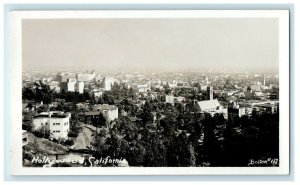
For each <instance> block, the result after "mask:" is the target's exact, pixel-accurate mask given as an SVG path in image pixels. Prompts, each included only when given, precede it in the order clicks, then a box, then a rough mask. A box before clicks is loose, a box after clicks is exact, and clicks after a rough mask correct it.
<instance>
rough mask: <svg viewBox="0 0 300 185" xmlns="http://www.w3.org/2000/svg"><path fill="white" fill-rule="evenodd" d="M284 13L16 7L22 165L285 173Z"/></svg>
mask: <svg viewBox="0 0 300 185" xmlns="http://www.w3.org/2000/svg"><path fill="white" fill-rule="evenodd" d="M288 15H289V12H288V11H287V10H273V11H272V10H268V11H264V10H256V11H255V10H253V11H251V10H248V11H246V10H240V11H224V10H223V11H222V10H215V11H213V10H212V11H201V10H198V11H192V10H190V11H172V10H165V11H163V10H161V11H150V10H143V11H142V10H141V11H113V10H111V11H70V12H67V11H57V12H51V11H49V12H47V11H45V12H43V11H32V12H26V11H25V12H18V11H15V12H12V16H11V17H12V18H11V21H10V23H11V25H10V27H11V30H12V32H11V34H12V36H11V37H10V38H11V40H10V43H12V46H11V47H13V51H14V52H12V53H11V55H10V56H12V57H11V58H12V60H13V61H15V62H14V64H12V69H13V72H12V75H13V81H14V82H13V85H12V87H11V88H15V91H14V92H13V94H11V97H10V98H11V102H12V104H13V105H16V106H11V107H12V108H13V114H14V116H11V117H12V118H11V119H12V121H13V122H12V126H11V153H12V156H11V159H12V161H11V164H12V166H11V168H12V170H13V171H14V174H21V175H30V174H34V175H36V174H37V175H38V174H41V175H58V174H67V175H94V174H97V175H99V174H100V175H101V174H125V175H126V174H144V175H147V174H148V175H151V174H156V175H159V174H288V173H289V47H288V46H289V40H288V38H289V31H288V30H289V17H288ZM66 167H68V168H67V169H70V170H66Z"/></svg>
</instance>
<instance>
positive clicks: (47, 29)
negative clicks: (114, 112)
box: [22, 18, 279, 72]
mask: <svg viewBox="0 0 300 185" xmlns="http://www.w3.org/2000/svg"><path fill="white" fill-rule="evenodd" d="M278 47H279V46H278V19H275V18H223V19H222V18H214V19H213V18H195V19H191V18H184V19H178V18H176V19H175V18H173V19H150V18H148V19H136V18H134V19H25V20H23V22H22V63H23V71H26V72H30V71H35V70H40V71H80V70H81V71H85V70H93V69H94V70H96V71H101V72H117V71H149V72H164V71H168V72H170V71H181V72H185V71H187V72H188V71H193V72H197V71H205V70H213V71H215V70H217V71H218V70H228V71H238V72H243V71H254V72H256V71H257V72H264V71H272V72H274V71H278V50H279V48H278Z"/></svg>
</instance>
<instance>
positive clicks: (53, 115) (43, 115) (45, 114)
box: [34, 111, 70, 118]
mask: <svg viewBox="0 0 300 185" xmlns="http://www.w3.org/2000/svg"><path fill="white" fill-rule="evenodd" d="M68 116H70V113H64V112H59V111H51V112H42V113H40V114H38V115H37V116H34V118H47V117H51V118H66V117H68Z"/></svg>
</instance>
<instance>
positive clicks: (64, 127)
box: [33, 111, 71, 140]
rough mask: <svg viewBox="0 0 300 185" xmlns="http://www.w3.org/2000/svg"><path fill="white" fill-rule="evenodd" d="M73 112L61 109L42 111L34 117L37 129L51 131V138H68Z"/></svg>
mask: <svg viewBox="0 0 300 185" xmlns="http://www.w3.org/2000/svg"><path fill="white" fill-rule="evenodd" d="M70 118H71V113H64V112H60V111H50V112H42V113H40V114H39V115H37V116H35V117H34V118H33V125H34V129H35V130H41V131H42V132H44V133H46V132H47V133H48V132H49V133H50V136H49V137H50V139H57V140H65V139H68V133H69V129H70Z"/></svg>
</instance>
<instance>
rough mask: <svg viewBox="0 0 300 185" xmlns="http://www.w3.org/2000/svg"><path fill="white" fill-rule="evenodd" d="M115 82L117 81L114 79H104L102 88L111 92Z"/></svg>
mask: <svg viewBox="0 0 300 185" xmlns="http://www.w3.org/2000/svg"><path fill="white" fill-rule="evenodd" d="M115 82H116V80H115V79H114V78H109V77H104V78H103V80H102V86H103V88H104V90H105V91H110V90H111V88H112V86H113V84H114V83H115Z"/></svg>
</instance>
